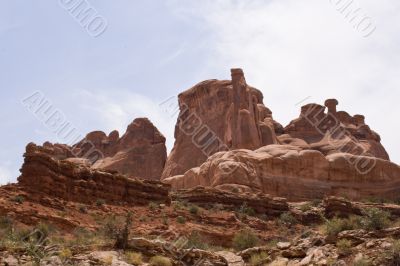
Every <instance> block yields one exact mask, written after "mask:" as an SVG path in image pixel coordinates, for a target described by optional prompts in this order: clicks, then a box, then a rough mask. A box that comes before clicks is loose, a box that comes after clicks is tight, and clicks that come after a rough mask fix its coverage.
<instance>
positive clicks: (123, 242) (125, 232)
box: [115, 212, 132, 250]
mask: <svg viewBox="0 0 400 266" xmlns="http://www.w3.org/2000/svg"><path fill="white" fill-rule="evenodd" d="M131 225H132V213H131V212H128V214H127V215H126V221H125V226H124V228H123V229H122V230H118V233H117V237H116V241H115V247H117V248H119V249H123V250H125V249H126V247H127V246H128V240H129V235H130V230H131Z"/></svg>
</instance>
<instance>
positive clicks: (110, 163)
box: [73, 118, 167, 180]
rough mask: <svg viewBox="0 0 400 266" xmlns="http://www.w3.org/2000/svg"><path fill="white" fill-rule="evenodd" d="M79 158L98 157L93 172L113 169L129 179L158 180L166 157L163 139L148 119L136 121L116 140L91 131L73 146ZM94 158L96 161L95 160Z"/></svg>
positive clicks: (117, 134)
mask: <svg viewBox="0 0 400 266" xmlns="http://www.w3.org/2000/svg"><path fill="white" fill-rule="evenodd" d="M73 151H74V152H75V154H78V155H81V156H82V157H88V158H89V159H90V158H92V157H97V156H99V158H98V160H93V161H95V162H94V164H93V166H92V167H93V168H94V169H106V170H115V171H118V172H119V173H121V174H125V175H128V176H131V177H139V178H144V179H152V180H159V179H160V177H161V173H162V170H163V169H164V165H165V161H166V158H167V150H166V146H165V137H164V136H163V135H162V134H161V133H160V132H159V131H158V130H157V128H156V127H155V126H154V125H153V124H152V123H151V122H150V121H149V120H148V119H147V118H137V119H135V120H134V121H133V122H132V123H131V124H130V125H129V126H128V128H127V130H126V133H125V134H124V135H123V136H122V137H121V138H119V133H118V131H113V132H111V133H110V135H109V136H107V135H106V134H105V133H104V132H101V131H94V132H91V133H89V134H88V135H87V136H86V138H85V139H83V140H81V141H80V142H78V143H77V144H76V145H74V146H73ZM95 159H97V158H95Z"/></svg>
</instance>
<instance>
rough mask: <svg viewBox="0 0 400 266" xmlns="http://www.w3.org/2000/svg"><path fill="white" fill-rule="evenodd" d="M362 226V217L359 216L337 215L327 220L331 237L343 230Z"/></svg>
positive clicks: (326, 227) (326, 226) (326, 225)
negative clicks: (345, 216) (342, 216)
mask: <svg viewBox="0 0 400 266" xmlns="http://www.w3.org/2000/svg"><path fill="white" fill-rule="evenodd" d="M361 227H362V218H361V217H359V216H351V217H350V218H343V219H342V218H337V217H335V218H332V219H331V220H326V221H325V229H326V233H327V235H328V236H330V237H336V236H337V235H338V234H339V233H340V232H342V231H346V230H354V229H360V228H361Z"/></svg>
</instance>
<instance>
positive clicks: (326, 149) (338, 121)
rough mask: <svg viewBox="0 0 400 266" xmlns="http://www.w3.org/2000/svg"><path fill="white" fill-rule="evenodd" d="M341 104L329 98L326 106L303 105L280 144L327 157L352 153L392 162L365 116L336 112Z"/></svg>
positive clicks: (280, 138)
mask: <svg viewBox="0 0 400 266" xmlns="http://www.w3.org/2000/svg"><path fill="white" fill-rule="evenodd" d="M338 103H339V102H338V101H337V100H336V99H328V100H326V101H325V106H322V105H319V104H307V105H305V106H303V107H302V108H301V114H300V116H299V118H297V119H295V120H293V121H291V122H290V124H289V125H288V126H286V127H285V129H284V132H285V134H286V135H282V136H280V137H279V140H280V142H281V143H284V144H292V145H297V146H301V147H306V148H310V149H315V150H319V151H321V152H322V153H324V154H325V155H329V154H333V153H350V154H354V155H360V156H371V157H377V158H381V159H384V160H389V155H388V154H387V152H386V150H385V148H384V147H383V146H382V144H381V143H380V141H381V138H380V136H379V135H378V134H377V133H376V132H374V131H372V130H371V129H370V127H369V126H368V125H366V124H365V118H364V116H362V115H354V116H350V115H349V114H348V113H347V112H345V111H337V110H336V106H337V105H338ZM325 109H327V110H325Z"/></svg>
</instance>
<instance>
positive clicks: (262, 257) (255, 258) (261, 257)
mask: <svg viewBox="0 0 400 266" xmlns="http://www.w3.org/2000/svg"><path fill="white" fill-rule="evenodd" d="M268 260H269V255H268V253H266V252H261V253H259V254H253V255H252V256H251V257H250V260H249V265H251V266H261V265H266V263H267V262H268Z"/></svg>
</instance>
